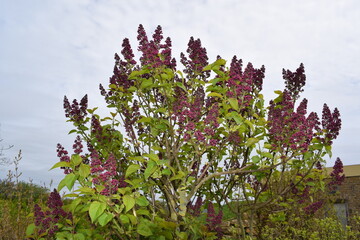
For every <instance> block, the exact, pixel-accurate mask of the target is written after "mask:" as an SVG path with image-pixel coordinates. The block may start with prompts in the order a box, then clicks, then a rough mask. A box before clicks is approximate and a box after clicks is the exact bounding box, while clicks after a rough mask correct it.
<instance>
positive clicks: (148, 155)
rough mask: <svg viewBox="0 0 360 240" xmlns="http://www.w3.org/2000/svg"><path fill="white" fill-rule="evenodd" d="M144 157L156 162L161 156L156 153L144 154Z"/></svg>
mask: <svg viewBox="0 0 360 240" xmlns="http://www.w3.org/2000/svg"><path fill="white" fill-rule="evenodd" d="M144 156H145V157H148V158H150V159H151V160H154V161H155V162H158V161H159V156H158V155H157V154H155V153H149V154H144Z"/></svg>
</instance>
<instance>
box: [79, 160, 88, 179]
mask: <svg viewBox="0 0 360 240" xmlns="http://www.w3.org/2000/svg"><path fill="white" fill-rule="evenodd" d="M79 175H80V176H81V177H84V178H86V177H88V176H89V175H90V166H89V165H87V164H84V163H81V164H80V167H79Z"/></svg>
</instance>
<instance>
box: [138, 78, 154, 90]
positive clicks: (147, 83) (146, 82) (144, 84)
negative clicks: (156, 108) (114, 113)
mask: <svg viewBox="0 0 360 240" xmlns="http://www.w3.org/2000/svg"><path fill="white" fill-rule="evenodd" d="M152 84H153V82H152V80H151V79H149V78H148V79H146V78H145V79H143V80H142V83H141V85H140V89H144V88H147V87H150V86H151V85H152Z"/></svg>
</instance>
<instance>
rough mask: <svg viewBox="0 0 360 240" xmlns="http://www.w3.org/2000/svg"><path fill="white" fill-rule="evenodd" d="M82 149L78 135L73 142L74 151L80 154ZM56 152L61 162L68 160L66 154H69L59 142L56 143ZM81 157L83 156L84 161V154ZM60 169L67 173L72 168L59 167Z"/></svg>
mask: <svg viewBox="0 0 360 240" xmlns="http://www.w3.org/2000/svg"><path fill="white" fill-rule="evenodd" d="M82 149H83V145H82V141H81V138H80V136H77V137H76V139H75V141H74V144H73V150H74V153H75V154H80V153H82V151H83V150H82ZM56 152H57V156H58V157H59V158H60V161H61V162H70V157H69V155H68V154H69V153H68V151H67V150H65V148H64V147H63V146H62V145H61V144H60V143H58V144H57V150H56ZM81 157H82V158H83V161H84V162H86V158H85V156H81ZM61 169H64V173H65V174H69V173H71V172H72V170H71V169H69V168H68V167H61Z"/></svg>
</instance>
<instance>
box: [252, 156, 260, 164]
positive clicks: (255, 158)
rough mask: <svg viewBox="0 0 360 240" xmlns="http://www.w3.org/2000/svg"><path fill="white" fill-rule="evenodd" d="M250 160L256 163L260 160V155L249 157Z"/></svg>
mask: <svg viewBox="0 0 360 240" xmlns="http://www.w3.org/2000/svg"><path fill="white" fill-rule="evenodd" d="M251 161H252V162H253V163H255V164H256V163H258V162H260V161H261V157H259V156H257V155H256V156H253V157H252V158H251Z"/></svg>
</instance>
